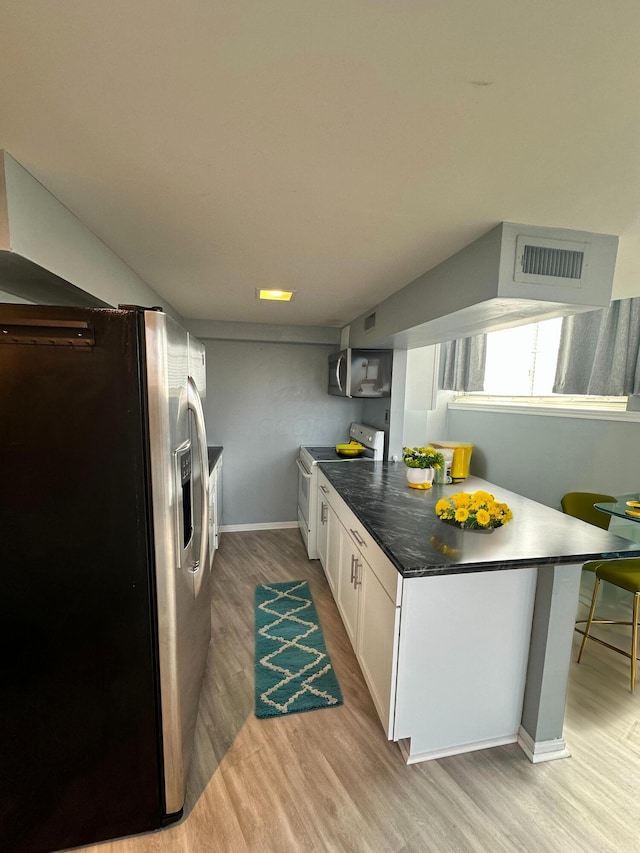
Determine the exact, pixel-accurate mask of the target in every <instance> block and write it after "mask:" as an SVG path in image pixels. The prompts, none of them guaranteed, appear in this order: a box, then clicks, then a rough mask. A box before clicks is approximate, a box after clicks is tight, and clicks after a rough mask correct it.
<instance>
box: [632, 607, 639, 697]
mask: <svg viewBox="0 0 640 853" xmlns="http://www.w3.org/2000/svg"><path fill="white" fill-rule="evenodd" d="M639 604H640V593H638V592H636V593H635V594H634V596H633V617H632V618H633V628H632V629H631V692H632V693H633V691H634V690H635V689H636V664H637V662H638V610H639V608H638V605H639Z"/></svg>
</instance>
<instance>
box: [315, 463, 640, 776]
mask: <svg viewBox="0 0 640 853" xmlns="http://www.w3.org/2000/svg"><path fill="white" fill-rule="evenodd" d="M319 467H320V474H319V478H318V483H319V486H318V488H319V495H318V512H319V517H320V519H319V520H320V522H321V525H322V532H321V533H319V537H320V541H319V543H318V550H319V552H320V559H321V562H322V565H323V567H324V569H325V573H326V575H327V579H328V582H329V585H330V587H331V589H332V592H333V594H334V597H335V599H336V603H337V606H338V609H339V611H340V614H341V616H342V619H343V622H344V624H345V628H346V630H347V633H348V635H349V637H350V639H351V642H352V644H353V646H354V650H355V652H356V656H357V658H358V661H359V663H360V666H361V668H362V671H363V674H364V677H365V680H366V682H367V685H368V687H369V690H370V692H371V695H372V698H373V701H374V704H375V706H376V709H377V711H378V714H379V716H380V719H381V721H382V724H383V727H384V729H385V732H386V734H387V737H388V738H389V739H390V740H393V741H397V742H398V743H399V746H400V748H401V750H402V753H403V755H404V757H405V759H406V761H407V763H413V762H417V761H425V760H428V759H432V758H440V757H443V756H445V755H453V754H456V753H460V752H466V751H470V750H475V749H482V748H486V747H491V746H498V745H500V744H505V743H513V742H516V741H517V742H518V743H519V744H520V746H521V747H522V749H523V750H524V752H525V753H526V755H527V756H528V757H529V759H530V760H531V761H532V762H534V763H537V762H539V761H547V760H551V759H554V758H563V757H566V756H568V755H569V754H570V753H569V751H568V749H567V747H566V744H565V742H564V739H563V722H564V707H565V699H566V689H567V680H568V672H569V660H570V652H571V643H572V637H573V628H574V620H575V613H576V607H577V601H578V590H579V583H580V574H581V567H582V564H583V563H584V562H586V561H587V560H590V559H596V558H601V557H602V558H615V557H624V556H638V555H640V546H639V545H638V544H637V543H632V542H629V541H628V540H626V539H623V538H621V537H619V536H614V535H611V534H609V533H607V532H605V531H602V530H600V529H599V528H595V527H592V526H591V525H588V524H585V523H584V522H582V521H579V520H577V519H575V518H572V517H569V516H565V515H563V514H562V513H561V512H558V511H556V510H554V509H551V508H550V507H546V506H543V505H542V504H539V503H536V502H534V501H531V500H528V499H527V498H524V497H522V496H520V495H517V494H515V493H513V492H509V491H508V490H506V489H502V488H500V487H499V486H494V485H493V484H491V483H487V482H485V481H484V480H480V479H478V478H476V477H470V478H468V479H467V480H465V481H464V482H463V483H459V484H453V485H448V486H434V487H433V488H432V489H429V490H424V491H423V490H415V489H410V488H408V486H407V480H406V469H405V467H404V465H402V464H399V463H381V462H358V463H353V464H346V465H344V464H343V465H335V464H334V465H331V464H321V465H320V466H319ZM480 489H482V490H485V491H488V492H491V493H492V494H493V495H495V497H496V499H497V500H499V501H502V502H506V503H508V504H509V506H510V507H511V509H512V511H513V520H512V521H511V522H510V523H509V524H507V525H506V526H504V527H502V528H497V529H496V530H494V531H492V532H481V531H472V530H460V529H459V528H457V527H455V526H452V525H451V524H447V523H446V522H443V521H441V520H439V519H438V518H437V517H436V515H435V510H434V508H435V504H436V502H437V501H438V499H439V498H440V497H443V496H447V495H452V494H454V493H455V492H458V491H465V492H473V491H476V490H480Z"/></svg>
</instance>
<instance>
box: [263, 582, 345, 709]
mask: <svg viewBox="0 0 640 853" xmlns="http://www.w3.org/2000/svg"><path fill="white" fill-rule="evenodd" d="M255 613H256V659H255V692H256V717H277V716H280V715H281V714H295V713H297V712H300V711H312V710H315V709H316V708H328V707H331V706H332V705H342V692H341V690H340V685H339V684H338V679H337V678H336V674H335V672H334V669H333V666H332V664H331V660H330V658H329V655H328V653H327V648H326V646H325V642H324V637H323V635H322V628H321V627H320V623H319V621H318V614H317V613H316V608H315V605H314V603H313V599H312V597H311V591H310V589H309V584H308V583H307V581H288V582H286V583H273V584H261V585H260V586H258V587H256V609H255Z"/></svg>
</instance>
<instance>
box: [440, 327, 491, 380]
mask: <svg viewBox="0 0 640 853" xmlns="http://www.w3.org/2000/svg"><path fill="white" fill-rule="evenodd" d="M443 349H444V378H443V381H442V388H443V389H445V390H447V391H483V390H484V367H485V362H486V360H487V336H486V335H474V337H472V338H459V339H458V340H456V341H447V343H446V344H444V345H443Z"/></svg>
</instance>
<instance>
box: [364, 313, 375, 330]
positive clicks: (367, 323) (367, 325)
mask: <svg viewBox="0 0 640 853" xmlns="http://www.w3.org/2000/svg"><path fill="white" fill-rule="evenodd" d="M375 325H376V314H375V311H374V312H373V314H369V316H368V317H365V318H364V330H365V332H366V331H367V330H368V329H373V328H374V327H375Z"/></svg>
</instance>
